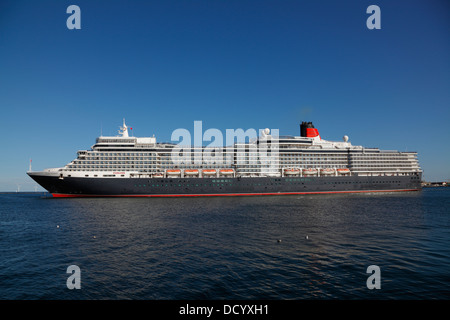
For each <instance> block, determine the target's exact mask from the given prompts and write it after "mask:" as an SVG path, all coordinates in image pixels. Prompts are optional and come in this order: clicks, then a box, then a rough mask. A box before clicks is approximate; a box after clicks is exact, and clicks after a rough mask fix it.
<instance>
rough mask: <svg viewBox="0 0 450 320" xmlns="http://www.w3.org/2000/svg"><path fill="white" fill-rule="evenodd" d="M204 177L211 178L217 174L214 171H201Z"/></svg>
mask: <svg viewBox="0 0 450 320" xmlns="http://www.w3.org/2000/svg"><path fill="white" fill-rule="evenodd" d="M202 173H203V175H204V176H211V175H215V174H216V173H217V171H216V169H205V170H203V171H202Z"/></svg>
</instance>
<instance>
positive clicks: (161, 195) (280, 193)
mask: <svg viewBox="0 0 450 320" xmlns="http://www.w3.org/2000/svg"><path fill="white" fill-rule="evenodd" d="M405 191H419V189H396V190H354V191H312V192H270V193H210V194H117V195H95V194H64V193H52V196H53V197H55V198H84V197H138V198H142V197H159V198H164V197H166V198H167V197H235V196H278V195H296V194H332V193H370V192H405Z"/></svg>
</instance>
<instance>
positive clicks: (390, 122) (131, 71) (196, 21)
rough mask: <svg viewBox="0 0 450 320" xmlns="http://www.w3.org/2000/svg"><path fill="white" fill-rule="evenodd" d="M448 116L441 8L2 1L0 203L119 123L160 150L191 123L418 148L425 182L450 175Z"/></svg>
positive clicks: (449, 57) (223, 0)
mask: <svg viewBox="0 0 450 320" xmlns="http://www.w3.org/2000/svg"><path fill="white" fill-rule="evenodd" d="M71 4H75V5H78V6H79V7H80V9H81V29H80V30H69V29H68V28H67V27H66V20H67V18H68V17H69V14H67V13H66V9H67V7H68V6H69V5H71ZM372 4H375V5H378V6H379V7H380V9H381V29H380V30H369V29H368V28H367V27H366V20H367V18H368V17H369V14H367V13H366V9H367V7H368V6H369V5H372ZM449 110H450V2H449V1H446V0H442V1H439V0H427V1H425V0H423V1H411V0H410V1H393V0H389V1H384V0H383V1H381V0H371V1H365V0H343V1H325V0H324V1H312V0H311V1H301V0H297V1H288V0H285V1H283V0H278V1H265V0H215V1H213V0H183V1H181V0H178V1H171V0H152V1H114V0H109V1H92V0H91V1H84V0H71V1H63V0H54V1H41V0H39V1H21V0H14V1H2V2H1V3H0V112H1V132H2V133H1V135H0V142H1V146H2V149H3V152H2V157H1V160H0V191H8V190H16V189H17V185H20V186H21V190H34V187H35V186H36V184H35V183H34V182H33V181H32V180H31V179H29V178H28V177H27V176H26V173H25V172H26V170H27V169H28V165H29V159H30V158H32V159H33V169H34V170H41V169H44V168H48V167H59V166H63V165H65V164H66V163H68V162H69V161H71V160H73V159H74V158H75V156H76V151H77V150H81V149H87V148H89V147H90V146H91V145H93V144H94V142H95V138H96V137H97V136H99V135H100V131H101V130H102V131H103V134H104V135H116V134H117V129H118V126H119V125H120V124H121V122H122V118H126V120H127V124H128V125H129V126H131V127H133V133H134V135H135V136H151V135H153V134H155V135H156V137H157V139H158V141H169V140H170V137H171V133H172V131H173V130H175V129H177V128H186V129H189V130H193V124H194V121H195V120H201V121H203V128H204V130H206V129H208V128H218V129H220V130H223V132H225V129H227V128H230V129H237V128H243V129H248V128H255V129H261V128H266V127H269V128H274V129H275V128H276V129H279V130H280V134H283V135H289V134H292V135H298V134H299V123H300V122H301V121H313V123H314V124H315V126H316V127H317V128H318V129H319V132H320V134H321V136H322V138H324V139H328V140H341V139H342V136H343V135H344V134H346V135H348V136H349V137H350V141H351V142H352V143H353V144H355V145H364V146H366V147H379V148H383V149H389V150H392V149H396V150H401V151H405V150H407V151H417V152H419V160H420V163H421V166H422V168H423V170H424V177H425V179H427V180H434V181H438V180H444V179H450V165H449V163H450V161H449V158H450V148H449V146H450V144H449V141H450V129H449V120H450V111H449ZM38 190H41V189H40V188H39V189H38Z"/></svg>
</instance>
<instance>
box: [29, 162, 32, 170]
mask: <svg viewBox="0 0 450 320" xmlns="http://www.w3.org/2000/svg"><path fill="white" fill-rule="evenodd" d="M31 161H32V160H31V159H30V170H29V171H30V172H31Z"/></svg>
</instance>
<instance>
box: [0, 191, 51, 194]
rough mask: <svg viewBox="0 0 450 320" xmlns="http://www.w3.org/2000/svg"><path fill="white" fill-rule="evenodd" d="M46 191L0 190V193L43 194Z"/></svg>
mask: <svg viewBox="0 0 450 320" xmlns="http://www.w3.org/2000/svg"><path fill="white" fill-rule="evenodd" d="M45 193H48V192H47V191H19V192H17V191H0V194H45Z"/></svg>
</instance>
